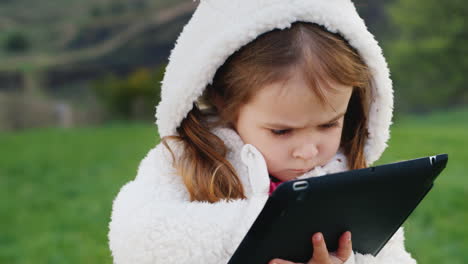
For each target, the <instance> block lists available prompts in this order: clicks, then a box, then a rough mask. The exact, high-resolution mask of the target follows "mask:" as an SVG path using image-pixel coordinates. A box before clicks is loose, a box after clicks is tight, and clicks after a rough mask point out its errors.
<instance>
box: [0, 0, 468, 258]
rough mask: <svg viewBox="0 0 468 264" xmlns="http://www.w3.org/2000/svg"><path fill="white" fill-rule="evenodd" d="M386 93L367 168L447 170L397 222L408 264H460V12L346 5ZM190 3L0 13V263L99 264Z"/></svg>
mask: <svg viewBox="0 0 468 264" xmlns="http://www.w3.org/2000/svg"><path fill="white" fill-rule="evenodd" d="M355 2H356V5H357V8H358V11H359V13H360V14H361V16H362V17H363V18H364V20H365V21H366V23H367V25H368V27H369V30H370V31H371V32H372V33H373V34H374V35H375V36H376V38H377V40H378V41H379V43H380V45H381V46H382V48H383V50H384V55H385V56H386V58H387V60H388V63H389V66H390V69H391V73H392V76H391V77H392V79H393V81H394V89H395V99H396V101H395V103H396V104H395V117H394V125H393V127H392V138H391V140H390V143H389V146H390V147H389V148H388V149H387V151H386V152H385V154H384V156H383V157H382V158H381V160H379V162H378V163H377V164H382V163H387V162H393V161H398V160H405V159H412V158H416V157H421V156H427V155H434V154H439V153H448V154H449V157H450V158H449V163H448V167H447V169H446V170H445V171H444V172H443V173H442V175H441V176H440V178H439V179H438V180H437V181H436V185H435V187H434V189H433V190H432V191H431V192H430V193H429V194H428V196H427V198H426V199H425V200H424V201H423V202H422V203H421V204H420V206H419V207H418V208H417V209H416V210H415V211H414V212H413V214H412V215H411V216H410V218H409V219H408V220H407V221H406V222H405V224H404V226H405V229H406V246H407V249H408V251H409V252H411V254H412V255H413V257H414V258H416V259H417V260H418V263H422V264H431V263H433V264H436V263H437V264H439V263H450V264H462V263H463V264H465V263H468V251H467V250H466V249H468V225H467V224H466V223H468V177H467V176H468V175H467V171H468V165H467V162H466V160H468V87H467V83H466V82H467V81H468V79H467V77H466V74H467V72H468V58H467V56H466V55H467V51H468V45H467V44H468V43H467V42H468V23H465V20H466V18H467V17H468V5H467V4H466V3H465V1H463V0H447V1H444V2H443V3H441V2H440V1H435V0H385V1H384V0H373V1H371V0H356V1H355ZM197 4H198V2H192V1H189V0H170V1H169V0H92V1H89V0H79V1H78V0H68V1H59V0H48V1H37V0H36V1H33V0H0V263H50V264H52V263H112V259H111V256H110V252H109V249H108V245H107V242H108V241H107V231H108V222H109V217H110V211H111V206H112V200H113V198H114V197H115V195H116V194H117V193H118V191H119V189H120V187H121V186H122V185H123V184H124V183H126V182H127V181H129V180H131V179H133V178H134V177H135V175H136V171H137V168H138V164H139V162H140V160H141V159H142V158H143V157H144V156H145V155H146V153H147V152H148V151H149V150H150V149H151V148H152V147H154V146H155V145H156V144H157V143H158V142H159V137H158V135H157V129H156V127H155V125H154V110H155V108H154V107H155V105H156V104H157V103H158V101H159V91H160V81H161V79H162V77H163V74H164V70H165V66H166V64H167V61H168V56H169V53H170V50H171V49H172V48H173V46H174V42H175V40H176V38H177V36H178V35H179V34H180V32H181V30H182V28H183V26H184V25H185V23H186V22H187V21H188V20H189V18H190V17H191V15H192V13H193V11H194V9H195V8H196V6H197Z"/></svg>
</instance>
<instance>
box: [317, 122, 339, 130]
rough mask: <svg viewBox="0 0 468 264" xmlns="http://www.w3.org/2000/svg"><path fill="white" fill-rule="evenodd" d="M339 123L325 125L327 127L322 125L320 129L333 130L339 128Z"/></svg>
mask: <svg viewBox="0 0 468 264" xmlns="http://www.w3.org/2000/svg"><path fill="white" fill-rule="evenodd" d="M338 124H339V123H338V121H337V122H333V123H330V124H325V125H321V126H320V127H321V128H325V129H326V128H332V127H337V126H338Z"/></svg>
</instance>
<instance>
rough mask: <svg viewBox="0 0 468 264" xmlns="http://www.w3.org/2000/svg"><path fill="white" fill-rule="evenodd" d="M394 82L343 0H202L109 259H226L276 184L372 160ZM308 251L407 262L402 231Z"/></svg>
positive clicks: (116, 213) (318, 244) (120, 211)
mask: <svg viewBox="0 0 468 264" xmlns="http://www.w3.org/2000/svg"><path fill="white" fill-rule="evenodd" d="M391 87H392V86H391V81H390V79H389V72H388V68H387V65H386V62H385V59H384V58H383V56H382V54H381V49H380V47H379V46H378V44H377V42H376V41H375V40H374V38H373V36H372V35H371V34H370V33H369V32H368V31H367V29H366V26H365V25H364V22H363V21H362V19H361V18H360V17H359V15H358V14H357V12H356V10H355V7H354V5H353V4H352V3H351V2H350V1H349V0H291V1H284V0H204V1H201V3H200V4H199V6H198V8H197V10H196V11H195V13H194V15H193V17H192V19H191V20H190V22H189V23H188V24H187V25H186V26H185V27H184V30H183V32H182V33H181V35H180V37H179V39H178V40H177V43H176V46H175V48H174V49H173V51H172V53H171V56H170V62H169V64H168V66H167V69H166V74H165V76H164V80H163V86H162V94H161V103H160V104H159V106H158V108H157V114H156V116H157V124H158V129H159V134H160V136H161V138H162V142H161V144H158V145H157V146H156V147H155V148H154V149H152V150H151V151H150V152H149V153H148V155H147V156H146V157H145V159H144V160H143V161H142V162H141V164H140V167H139V170H138V175H137V177H136V179H135V180H133V181H131V182H129V183H128V184H126V185H125V186H124V187H122V189H121V191H120V193H119V194H118V196H117V198H116V199H115V201H114V205H113V212H112V220H111V222H110V231H109V240H110V248H111V251H112V255H113V258H114V263H117V264H122V263H132V264H136V263H165V264H170V263H178V264H179V263H203V264H209V263H216V264H219V263H227V262H228V261H229V259H230V257H231V256H232V254H233V253H234V251H235V249H236V248H237V246H238V245H239V243H240V242H241V240H242V238H243V237H244V235H245V234H246V233H247V231H248V229H249V228H250V226H251V225H252V223H253V221H254V220H255V218H256V217H257V215H258V214H259V213H260V211H261V209H262V208H263V206H264V204H265V202H266V200H267V198H268V196H269V194H271V192H272V191H274V189H275V188H276V187H277V186H278V185H279V184H281V182H284V181H288V180H292V179H297V178H307V177H317V176H321V175H324V174H329V173H334V172H340V171H344V170H349V169H358V168H363V167H366V166H368V165H370V164H371V163H373V162H374V161H375V160H377V159H378V158H379V157H380V155H381V154H382V152H383V150H384V149H385V147H386V141H387V140H388V138H389V126H390V123H391V116H392V107H393V97H392V88H391ZM317 202H320V201H317ZM312 249H313V256H312V258H311V259H310V260H309V262H308V263H313V264H330V263H340V264H341V263H346V264H350V263H357V264H370V263H372V264H387V263H399V264H413V263H416V261H415V260H414V259H413V258H411V256H410V254H409V253H408V252H406V250H405V247H404V235H403V229H402V228H400V229H399V230H398V231H397V232H396V233H395V235H394V236H393V238H392V239H391V240H390V241H389V242H388V243H387V244H386V246H385V247H384V248H383V249H382V251H381V252H380V253H379V255H378V256H376V257H374V256H372V255H362V254H360V253H359V252H352V242H351V234H350V232H345V233H343V234H342V236H341V237H340V240H339V248H338V250H337V251H336V252H328V251H327V247H326V241H324V240H323V237H322V236H321V234H320V233H317V234H314V235H313V237H312V238H311V250H312ZM270 263H277V264H283V263H292V262H289V261H288V260H282V259H273V260H271V262H270ZM259 264H260V263H259Z"/></svg>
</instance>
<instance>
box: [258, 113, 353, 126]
mask: <svg viewBox="0 0 468 264" xmlns="http://www.w3.org/2000/svg"><path fill="white" fill-rule="evenodd" d="M345 114H346V111H345V112H343V113H340V114H338V115H337V116H335V117H333V118H332V119H330V121H328V122H324V123H323V124H329V123H333V122H335V121H336V120H338V119H340V118H341V117H342V116H344V115H345ZM265 126H269V127H287V128H301V127H302V126H295V125H290V124H285V123H265Z"/></svg>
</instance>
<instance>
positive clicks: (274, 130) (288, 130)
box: [270, 129, 291, 136]
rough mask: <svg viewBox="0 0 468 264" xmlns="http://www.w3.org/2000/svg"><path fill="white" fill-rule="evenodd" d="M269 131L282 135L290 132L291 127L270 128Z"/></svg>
mask: <svg viewBox="0 0 468 264" xmlns="http://www.w3.org/2000/svg"><path fill="white" fill-rule="evenodd" d="M270 131H271V133H273V135H276V136H283V135H286V134H288V133H290V132H291V129H270Z"/></svg>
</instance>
